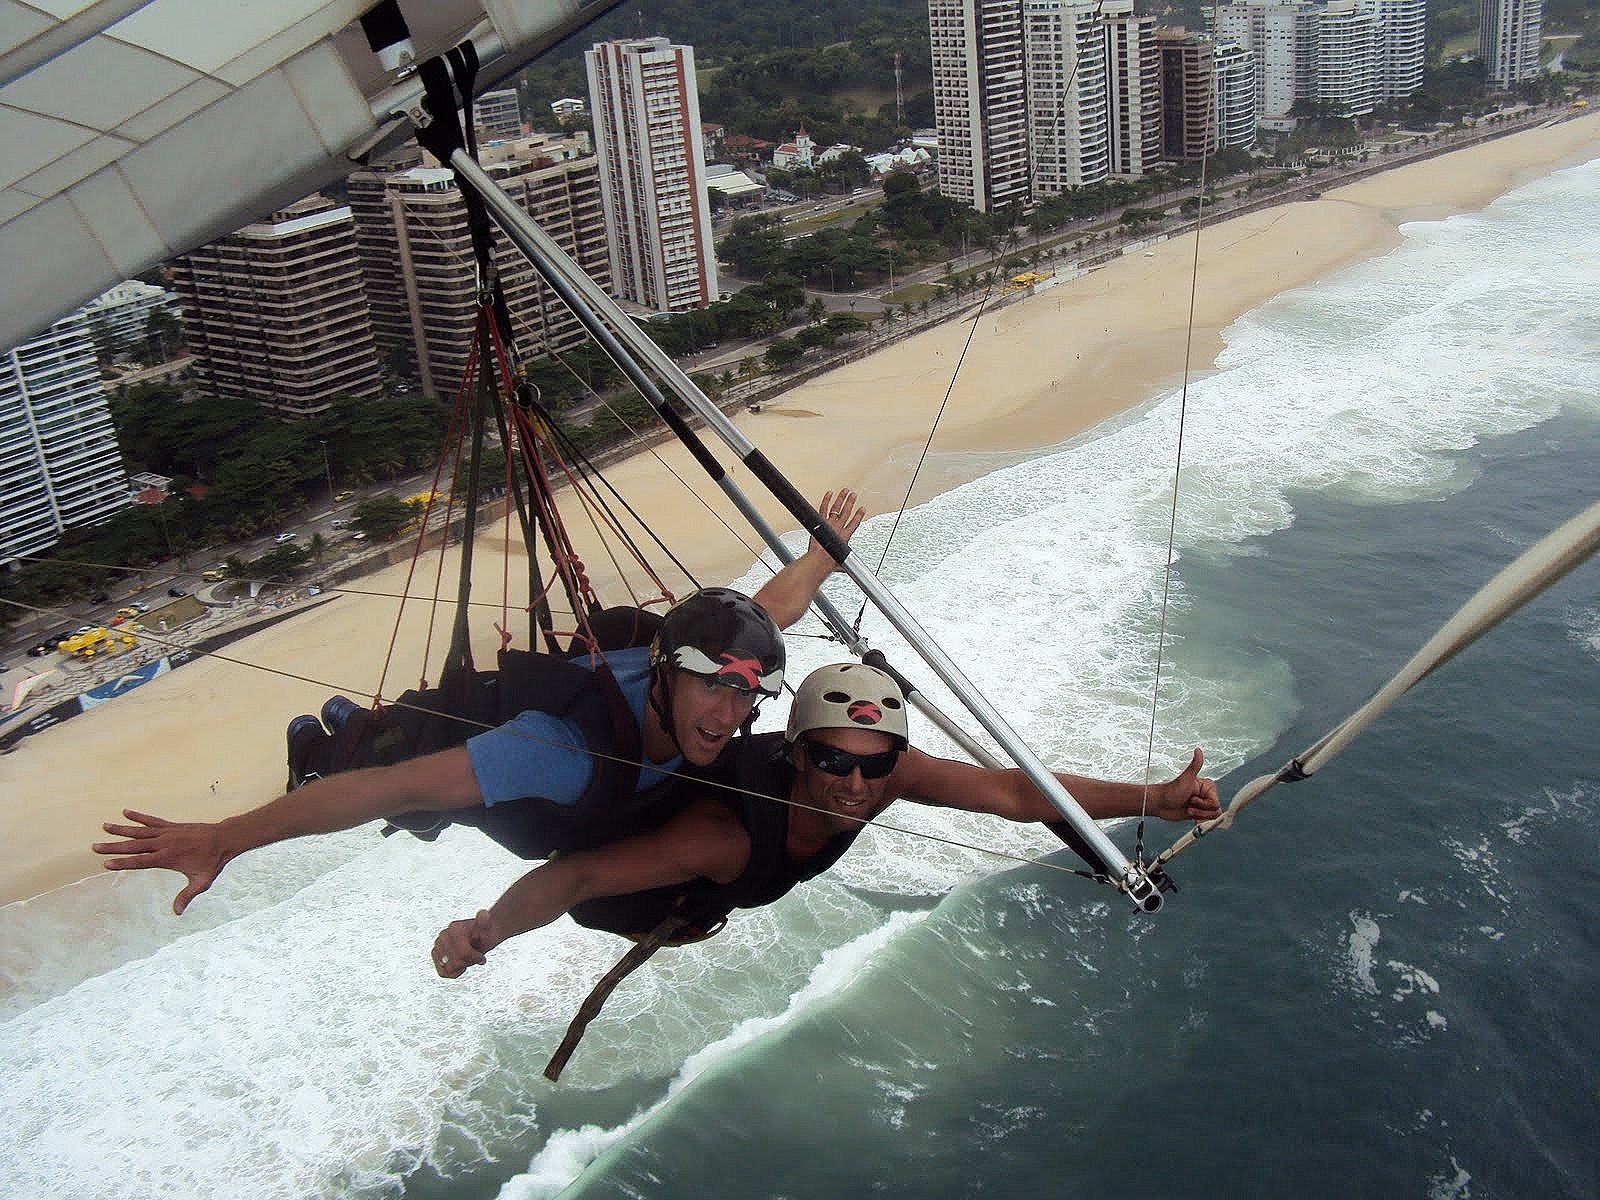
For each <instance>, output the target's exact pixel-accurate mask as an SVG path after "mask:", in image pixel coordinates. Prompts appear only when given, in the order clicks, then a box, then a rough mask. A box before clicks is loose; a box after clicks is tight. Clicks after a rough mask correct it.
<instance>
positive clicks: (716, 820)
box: [433, 800, 750, 979]
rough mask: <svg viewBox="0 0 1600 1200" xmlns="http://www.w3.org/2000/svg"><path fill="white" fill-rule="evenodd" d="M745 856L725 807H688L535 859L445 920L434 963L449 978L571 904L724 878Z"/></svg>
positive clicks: (743, 837) (745, 843)
mask: <svg viewBox="0 0 1600 1200" xmlns="http://www.w3.org/2000/svg"><path fill="white" fill-rule="evenodd" d="M749 861H750V835H749V834H748V833H746V832H745V829H744V827H743V826H742V825H740V824H739V822H738V821H737V820H736V819H735V818H734V816H733V814H732V813H731V812H729V811H728V809H727V808H726V807H725V806H723V805H721V804H718V803H716V802H715V801H710V800H700V801H696V802H695V803H693V804H691V805H690V806H689V807H688V808H686V809H685V810H684V811H683V812H682V813H680V814H679V815H678V816H676V817H674V818H673V819H672V820H670V821H668V822H667V823H666V824H665V825H663V826H662V827H661V828H660V829H656V830H652V831H651V832H650V833H644V834H639V835H638V836H636V837H631V838H625V839H623V840H622V841H620V842H612V843H610V844H608V845H604V846H598V847H596V848H595V849H593V850H582V851H579V852H577V853H575V854H563V855H561V856H560V857H559V858H553V859H551V860H550V861H549V862H546V863H542V864H540V865H539V866H537V867H535V868H534V869H533V870H531V871H529V872H528V873H527V874H526V875H524V876H523V877H522V878H521V879H519V880H517V881H516V882H515V883H513V884H512V885H511V886H510V887H509V888H507V889H506V891H505V894H504V895H502V896H501V897H500V899H498V900H496V901H495V902H494V905H493V906H492V907H490V908H485V909H480V910H479V912H478V914H477V916H475V917H467V918H464V919H462V920H460V921H452V922H451V923H450V924H449V925H447V926H445V927H444V929H443V930H441V931H440V933H439V936H438V937H437V938H436V939H434V943H433V967H434V970H436V971H438V972H439V974H440V975H441V976H443V977H444V978H446V979H456V978H458V977H459V976H460V975H461V973H462V972H463V971H465V970H466V969H467V968H468V967H473V966H478V965H480V964H482V963H483V961H484V958H485V956H486V955H487V954H488V953H489V951H491V950H493V949H494V948H495V947H496V946H498V945H500V943H502V942H504V941H506V940H507V939H509V938H513V937H516V936H517V935H518V934H519V933H527V932H528V931H529V930H530V929H538V928H539V927H540V926H542V925H548V924H550V922H552V921H554V920H556V919H557V918H558V917H560V916H562V915H563V914H564V913H566V912H568V911H570V910H571V909H572V908H573V907H574V906H575V905H578V904H582V903H583V902H584V901H585V900H594V899H596V898H598V897H602V896H627V895H631V894H633V893H634V892H643V891H648V890H650V889H651V888H658V887H670V886H671V885H672V884H675V883H687V882H688V881H689V880H691V879H701V878H705V879H714V880H716V881H717V882H718V883H728V882H730V881H732V880H734V879H737V878H738V877H739V875H740V874H741V873H742V872H743V871H744V869H745V866H746V865H747V864H748V863H749Z"/></svg>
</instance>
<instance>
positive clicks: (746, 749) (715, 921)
mask: <svg viewBox="0 0 1600 1200" xmlns="http://www.w3.org/2000/svg"><path fill="white" fill-rule="evenodd" d="M702 773H703V774H704V776H705V777H706V778H707V779H708V780H710V781H711V782H712V783H720V784H728V785H731V786H732V787H734V788H737V789H739V790H737V791H731V790H726V789H724V788H721V787H710V788H707V789H705V790H704V791H703V793H701V794H704V795H707V796H709V797H711V798H714V799H716V800H718V801H719V802H721V803H722V804H725V805H727V806H728V808H729V809H731V810H732V811H733V813H734V815H735V816H736V817H737V818H738V820H739V823H740V824H741V825H743V826H744V828H745V831H746V832H747V833H748V834H749V835H750V861H749V862H748V863H747V864H746V865H745V869H744V871H743V872H742V873H741V874H740V875H739V877H738V878H737V879H735V880H733V881H731V882H729V883H717V882H715V881H714V880H710V879H697V880H693V881H692V882H690V883H686V884H675V885H673V886H671V887H663V888H653V889H651V890H650V891H646V892H633V893H631V894H629V895H625V896H607V897H602V898H600V899H597V900H587V901H585V902H583V903H582V904H579V905H577V906H576V907H574V908H573V909H572V910H571V913H570V916H571V917H572V919H573V920H574V921H576V922H578V924H580V925H586V926H588V927H589V928H590V929H604V930H609V931H611V932H626V933H627V934H628V935H629V936H639V935H641V934H643V933H645V932H646V931H648V930H650V929H652V928H654V927H655V925H656V924H657V923H658V922H659V921H661V920H662V919H663V918H664V917H667V916H669V915H672V914H674V913H678V914H681V915H683V916H685V917H687V918H688V919H689V920H690V922H691V923H692V924H693V925H694V926H695V927H696V929H697V930H698V931H699V933H700V935H701V936H709V934H710V933H711V932H715V929H716V928H720V926H721V923H722V922H723V921H724V920H726V918H727V916H728V914H729V913H731V912H732V911H733V910H734V909H736V908H760V907H761V906H762V905H765V904H771V903H772V902H773V901H775V900H777V899H778V898H779V897H781V896H784V895H786V894H787V893H788V892H790V891H791V890H793V889H794V888H795V887H796V886H797V885H798V884H801V883H804V882H805V881H806V880H808V879H814V878H815V877H816V876H818V875H820V874H822V873H823V872H824V871H826V870H827V869H828V868H829V867H831V866H833V864H834V863H836V862H838V861H839V859H840V858H842V857H843V856H844V853H845V851H847V850H849V849H850V846H851V844H852V843H854V842H855V840H856V838H857V837H858V836H859V835H860V832H861V830H860V828H856V829H852V830H848V831H847V832H845V833H840V834H835V835H834V836H833V837H831V838H829V839H828V841H827V842H826V843H824V844H823V847H822V849H821V850H820V851H818V852H817V853H816V854H814V855H812V856H811V857H810V858H808V859H805V860H804V861H803V862H797V861H795V860H794V859H791V858H790V857H789V854H788V837H789V805H788V803H787V801H788V798H789V790H790V787H791V786H792V785H793V783H794V767H793V766H791V765H790V763H789V758H788V753H787V746H786V744H785V742H784V740H783V735H782V734H780V733H762V734H754V735H751V736H746V737H740V738H736V739H735V740H734V741H733V743H732V744H731V745H730V746H729V747H728V749H727V750H726V751H725V752H724V753H723V755H722V757H721V758H719V759H718V760H717V762H716V763H715V764H714V765H712V766H711V767H708V768H706V769H705V771H704V772H702ZM691 790H697V789H692V788H688V787H686V788H684V789H680V791H679V792H678V793H677V794H676V795H675V796H674V797H673V800H672V803H670V804H666V805H662V806H660V807H659V808H658V809H657V811H656V813H654V814H653V817H654V819H653V821H652V824H651V826H650V827H652V828H653V827H655V826H657V825H660V824H662V823H664V822H665V821H666V820H668V819H669V818H670V817H672V816H674V815H676V814H677V813H678V812H679V811H681V810H682V808H683V805H684V803H685V802H686V801H687V799H688V797H687V796H686V795H685V794H684V793H685V792H688V791H691ZM680 940H695V939H694V937H693V936H692V935H691V936H690V937H687V938H682V939H680Z"/></svg>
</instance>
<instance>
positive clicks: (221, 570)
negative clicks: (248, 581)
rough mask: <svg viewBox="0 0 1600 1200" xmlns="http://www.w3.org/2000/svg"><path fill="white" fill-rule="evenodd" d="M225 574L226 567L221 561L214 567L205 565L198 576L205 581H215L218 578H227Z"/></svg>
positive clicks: (226, 573) (226, 571)
mask: <svg viewBox="0 0 1600 1200" xmlns="http://www.w3.org/2000/svg"><path fill="white" fill-rule="evenodd" d="M227 575H228V569H227V568H226V567H224V566H223V565H222V564H221V563H218V564H217V565H216V566H214V567H207V568H206V569H205V570H204V571H201V572H200V578H201V579H203V580H205V581H206V582H207V583H216V582H217V580H219V579H225V578H227Z"/></svg>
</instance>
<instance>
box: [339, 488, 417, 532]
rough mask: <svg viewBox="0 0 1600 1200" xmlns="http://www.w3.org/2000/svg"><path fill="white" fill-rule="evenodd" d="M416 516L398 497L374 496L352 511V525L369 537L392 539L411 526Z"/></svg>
mask: <svg viewBox="0 0 1600 1200" xmlns="http://www.w3.org/2000/svg"><path fill="white" fill-rule="evenodd" d="M415 516H416V514H415V513H413V512H412V510H411V506H410V505H409V504H407V503H406V502H405V501H404V500H402V499H400V498H399V497H398V496H394V495H385V496H373V497H370V498H369V499H366V500H363V501H361V503H359V504H357V505H356V506H355V508H353V509H351V510H350V524H351V525H353V526H355V527H356V528H357V529H359V530H360V531H361V532H362V533H364V534H366V535H367V536H368V537H373V538H390V537H393V536H394V535H395V534H396V533H398V532H400V530H402V529H404V528H405V527H406V526H407V525H409V524H411V522H412V520H413V519H414V518H415Z"/></svg>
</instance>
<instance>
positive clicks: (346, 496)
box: [333, 492, 355, 504]
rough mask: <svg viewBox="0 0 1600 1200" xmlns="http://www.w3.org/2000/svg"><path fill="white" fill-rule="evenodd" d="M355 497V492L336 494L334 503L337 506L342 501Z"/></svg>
mask: <svg viewBox="0 0 1600 1200" xmlns="http://www.w3.org/2000/svg"><path fill="white" fill-rule="evenodd" d="M354 495H355V493H354V492H338V493H336V494H335V495H334V497H333V500H334V503H335V504H337V503H339V502H340V501H343V500H348V499H350V497H351V496H354Z"/></svg>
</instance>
